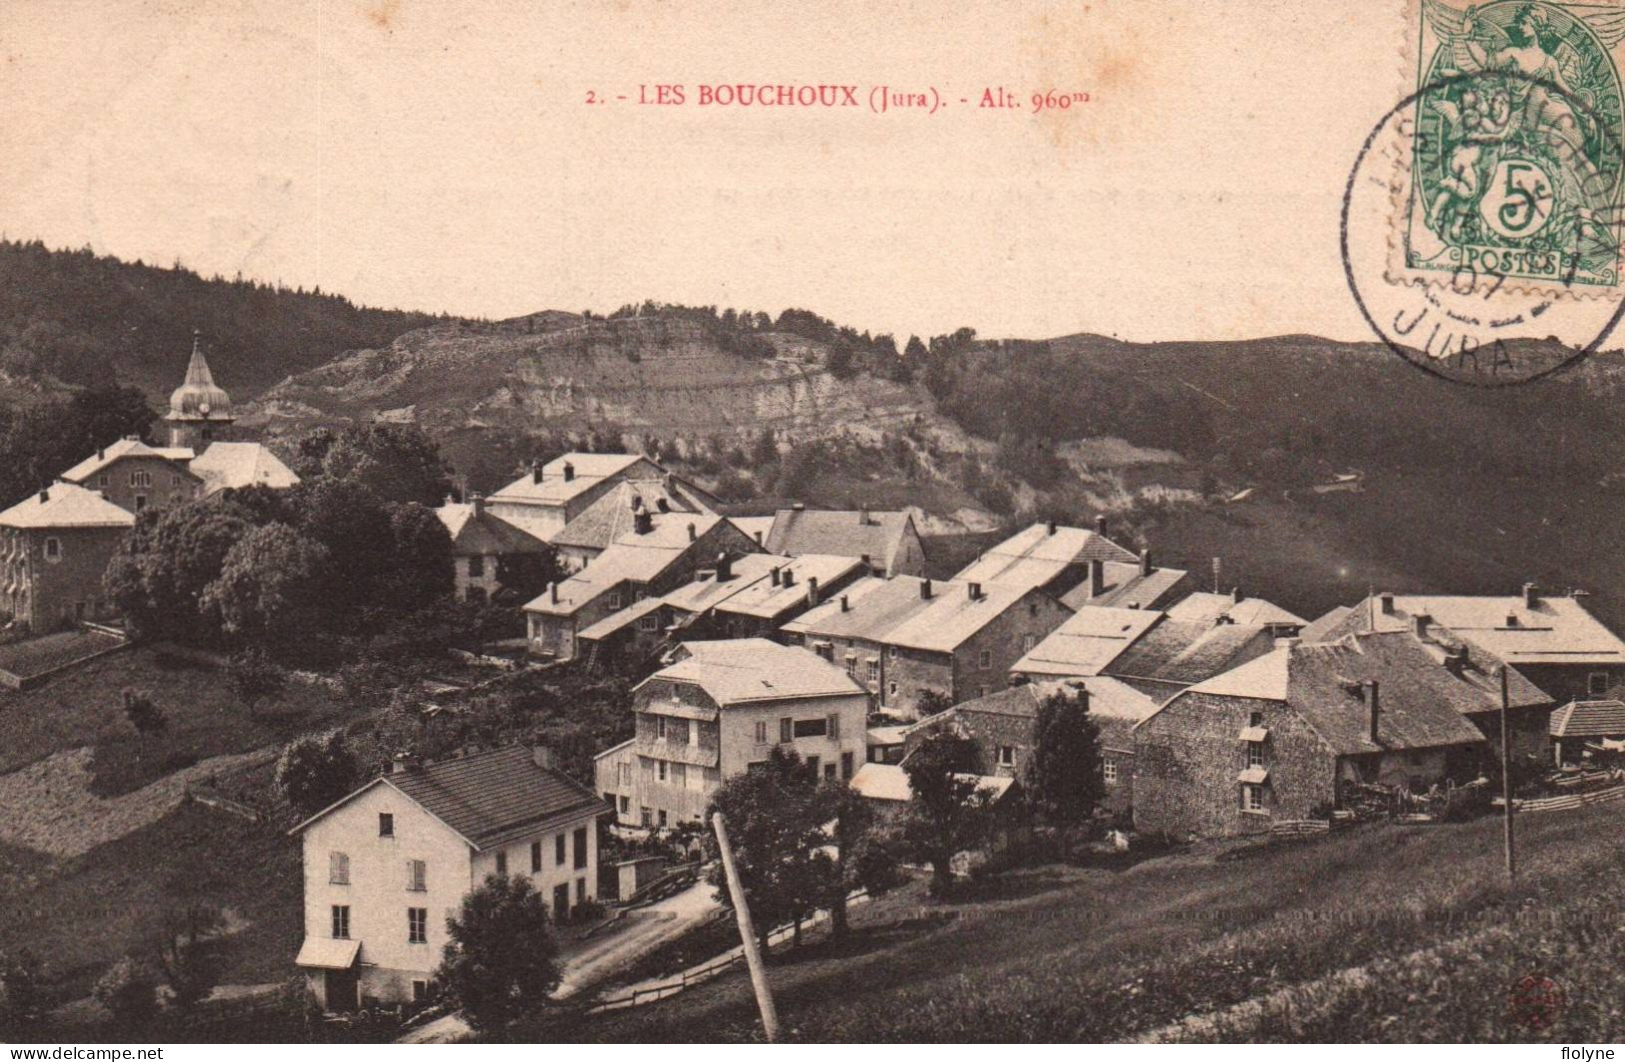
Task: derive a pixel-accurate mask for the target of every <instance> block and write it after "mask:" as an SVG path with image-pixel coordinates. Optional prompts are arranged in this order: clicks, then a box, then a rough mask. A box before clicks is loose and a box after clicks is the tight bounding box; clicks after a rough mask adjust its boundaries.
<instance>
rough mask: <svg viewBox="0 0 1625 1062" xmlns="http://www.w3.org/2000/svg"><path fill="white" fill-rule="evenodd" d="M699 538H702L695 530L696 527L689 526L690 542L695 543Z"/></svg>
mask: <svg viewBox="0 0 1625 1062" xmlns="http://www.w3.org/2000/svg"><path fill="white" fill-rule="evenodd" d="M699 537H700V533H699V532H698V531H696V530H695V529H694V525H693V524H692V523H691V524H689V525H688V540H689V541H690V542H693V541H694V540H695V539H696V538H699Z"/></svg>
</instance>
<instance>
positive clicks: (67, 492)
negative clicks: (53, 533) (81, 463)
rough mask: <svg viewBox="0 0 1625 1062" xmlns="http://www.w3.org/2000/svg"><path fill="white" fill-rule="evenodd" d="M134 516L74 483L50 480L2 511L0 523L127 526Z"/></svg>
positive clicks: (8, 525)
mask: <svg viewBox="0 0 1625 1062" xmlns="http://www.w3.org/2000/svg"><path fill="white" fill-rule="evenodd" d="M134 524H135V517H134V516H132V515H131V514H130V513H128V512H126V511H125V510H123V509H121V508H119V507H118V506H117V505H114V504H113V503H112V502H110V501H108V500H107V499H106V498H104V497H102V496H101V495H100V494H98V493H97V492H96V491H93V490H86V489H85V488H84V487H81V486H79V485H78V484H77V483H53V484H51V485H50V486H49V487H47V488H45V489H44V490H43V491H35V492H34V493H32V494H30V495H29V496H28V497H26V498H24V499H23V500H22V501H20V502H18V503H17V504H16V505H13V506H12V507H11V508H9V509H7V510H6V511H5V512H0V527H17V528H47V527H130V526H132V525H134Z"/></svg>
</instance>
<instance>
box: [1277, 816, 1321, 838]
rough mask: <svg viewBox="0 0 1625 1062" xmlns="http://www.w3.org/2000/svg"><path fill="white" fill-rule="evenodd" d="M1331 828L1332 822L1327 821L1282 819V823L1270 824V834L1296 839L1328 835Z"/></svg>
mask: <svg viewBox="0 0 1625 1062" xmlns="http://www.w3.org/2000/svg"><path fill="white" fill-rule="evenodd" d="M1331 828H1332V824H1331V822H1329V821H1328V820H1326V819H1282V820H1281V821H1280V822H1275V823H1271V824H1270V833H1274V834H1283V835H1286V836H1289V837H1296V836H1302V835H1305V834H1318V833H1327V832H1329V831H1330V830H1331Z"/></svg>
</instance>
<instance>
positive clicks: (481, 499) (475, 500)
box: [468, 492, 485, 516]
mask: <svg viewBox="0 0 1625 1062" xmlns="http://www.w3.org/2000/svg"><path fill="white" fill-rule="evenodd" d="M468 503H469V504H470V505H472V506H473V507H474V515H475V516H478V515H480V514H481V513H483V512H484V511H485V495H483V494H480V493H477V492H476V493H474V494H470V495H469V496H468Z"/></svg>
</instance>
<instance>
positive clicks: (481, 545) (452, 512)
mask: <svg viewBox="0 0 1625 1062" xmlns="http://www.w3.org/2000/svg"><path fill="white" fill-rule="evenodd" d="M215 445H219V444H218V443H216V444H215ZM434 514H435V515H436V516H438V517H440V522H441V523H442V524H444V525H446V532H447V533H448V534H449V535H451V547H452V552H453V553H455V554H458V555H471V554H479V555H481V556H484V555H487V554H503V553H545V552H546V551H547V548H548V546H547V543H546V542H544V541H542V540H541V539H540V538H537V537H536V536H535V535H533V534H531V533H530V532H529V531H526V530H525V529H524V528H522V527H520V526H519V525H517V524H514V523H510V522H509V521H507V520H504V519H503V518H502V517H500V516H498V515H497V514H495V513H493V512H492V511H491V510H489V509H487V508H486V507H485V506H484V504H482V503H477V502H453V501H448V502H447V503H446V504H444V505H442V506H440V508H438V509H436V510H435V511H434Z"/></svg>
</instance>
